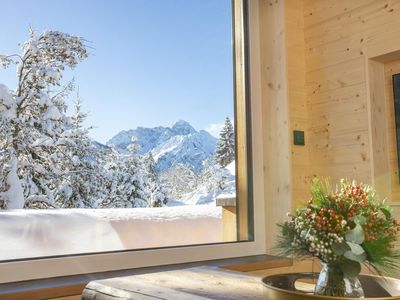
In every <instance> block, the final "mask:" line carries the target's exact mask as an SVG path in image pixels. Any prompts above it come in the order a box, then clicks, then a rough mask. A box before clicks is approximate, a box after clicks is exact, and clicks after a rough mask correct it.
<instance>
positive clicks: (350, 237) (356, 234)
mask: <svg viewBox="0 0 400 300" xmlns="http://www.w3.org/2000/svg"><path fill="white" fill-rule="evenodd" d="M364 238H365V236H364V230H363V229H362V227H361V225H360V224H357V225H356V227H354V228H353V229H350V230H348V231H347V232H346V241H347V242H351V243H355V244H362V242H364Z"/></svg>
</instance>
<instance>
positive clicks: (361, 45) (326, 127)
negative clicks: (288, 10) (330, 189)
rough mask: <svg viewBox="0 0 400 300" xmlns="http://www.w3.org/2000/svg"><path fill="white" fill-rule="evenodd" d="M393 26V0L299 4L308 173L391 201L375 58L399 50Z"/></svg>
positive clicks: (397, 11)
mask: <svg viewBox="0 0 400 300" xmlns="http://www.w3.org/2000/svg"><path fill="white" fill-rule="evenodd" d="M399 25H400V1H398V0H394V1H384V0H376V1H371V0H354V1H330V0H304V38H305V53H306V54H305V60H306V85H307V92H306V93H307V109H308V113H309V114H308V115H309V130H310V133H309V141H310V143H311V145H310V157H312V160H311V161H310V168H311V173H312V174H314V175H317V176H328V177H331V178H332V179H333V180H338V179H340V178H343V177H348V178H355V179H358V180H360V181H363V182H367V183H374V184H376V185H377V187H378V189H379V191H380V196H381V197H382V198H383V197H389V198H392V197H393V196H395V197H398V196H397V195H395V194H393V193H391V192H390V191H391V189H392V188H391V180H390V174H389V173H388V168H389V167H388V166H389V165H388V164H389V160H388V155H389V153H392V152H393V150H392V149H390V147H389V145H390V143H391V141H390V138H388V136H390V134H391V133H390V128H387V126H388V125H387V124H388V122H387V121H388V119H387V117H386V115H387V113H388V112H386V111H385V110H386V105H384V106H382V101H380V98H381V97H382V95H384V94H385V91H384V90H385V85H384V74H383V64H382V63H379V62H378V60H380V58H379V59H378V58H377V57H378V56H380V57H381V58H382V59H383V57H384V56H385V58H384V59H386V60H390V59H393V55H392V56H391V55H390V53H391V52H396V51H399V50H400V42H399V39H398V36H399V35H400V26H399ZM391 57H392V58H391ZM389 127H390V126H389ZM388 148H389V149H388ZM391 160H393V158H391ZM392 182H393V180H392ZM399 200H400V199H399Z"/></svg>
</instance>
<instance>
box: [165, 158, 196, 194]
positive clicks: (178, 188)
mask: <svg viewBox="0 0 400 300" xmlns="http://www.w3.org/2000/svg"><path fill="white" fill-rule="evenodd" d="M160 180H161V182H162V185H163V186H164V187H165V189H166V191H167V195H168V198H170V199H180V198H181V197H182V196H183V195H185V194H187V193H190V192H191V191H193V190H194V189H196V187H197V175H196V173H195V172H194V170H193V169H192V168H190V167H188V166H185V165H183V164H176V165H175V166H173V167H172V168H170V169H169V170H167V171H166V172H163V173H162V174H161V175H160Z"/></svg>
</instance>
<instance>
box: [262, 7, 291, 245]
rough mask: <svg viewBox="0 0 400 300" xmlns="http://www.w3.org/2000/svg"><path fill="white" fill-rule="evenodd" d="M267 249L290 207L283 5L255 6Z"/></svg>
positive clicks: (287, 103)
mask: <svg viewBox="0 0 400 300" xmlns="http://www.w3.org/2000/svg"><path fill="white" fill-rule="evenodd" d="M259 5H260V8H259V12H260V15H259V20H260V56H261V57H260V60H261V94H262V113H263V117H264V118H263V143H264V169H265V178H264V187H265V219H266V221H267V223H266V233H265V234H266V243H267V249H270V248H272V247H273V244H274V242H275V237H276V233H277V227H276V223H278V222H280V221H282V220H283V219H284V218H285V216H286V212H288V211H290V209H291V206H292V186H291V184H292V180H291V176H292V173H291V152H290V149H291V146H290V140H291V136H290V125H289V98H288V85H287V72H286V66H287V60H286V41H285V17H284V1H282V0H278V1H267V0H261V1H260V2H259Z"/></svg>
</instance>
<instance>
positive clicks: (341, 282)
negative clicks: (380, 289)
mask: <svg viewBox="0 0 400 300" xmlns="http://www.w3.org/2000/svg"><path fill="white" fill-rule="evenodd" d="M314 294H315V295H321V296H332V297H349V298H364V291H363V288H362V286H361V283H360V281H359V280H358V277H354V278H350V277H348V276H346V275H345V274H344V273H343V272H342V271H341V270H340V268H339V267H338V266H335V265H332V264H326V263H322V270H321V273H320V274H319V277H318V281H317V284H316V285H315V290H314Z"/></svg>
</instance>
